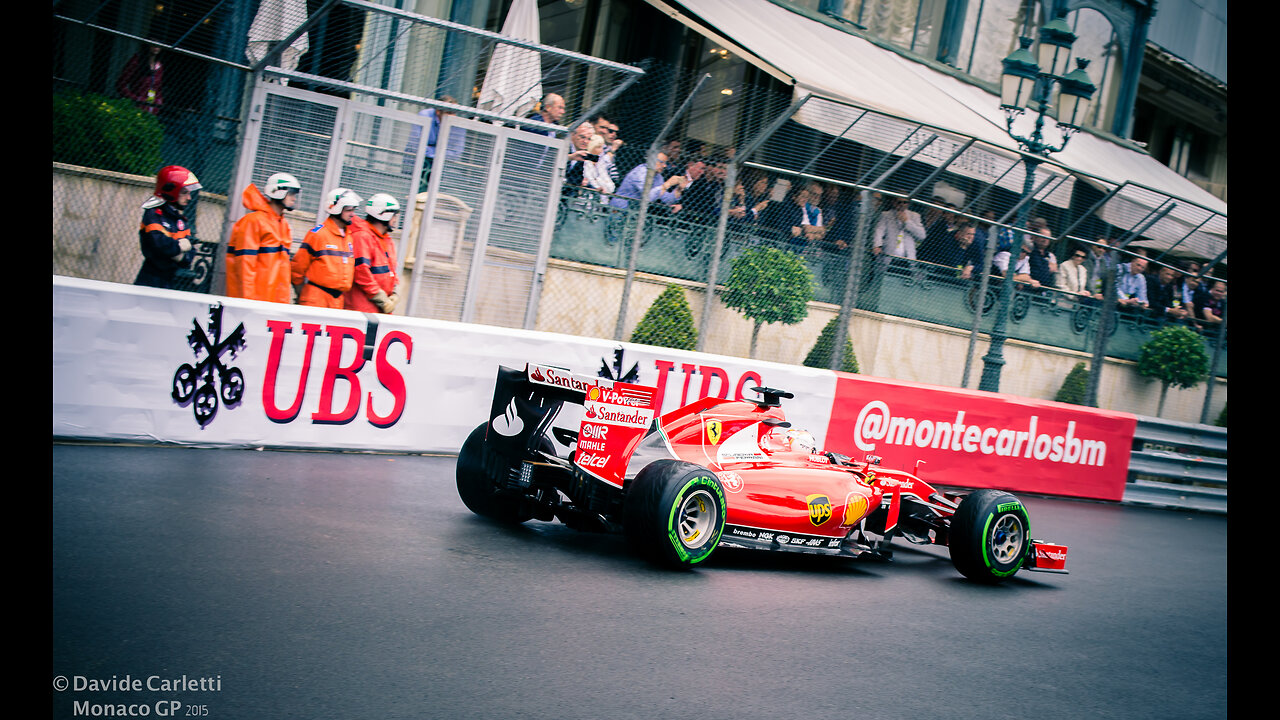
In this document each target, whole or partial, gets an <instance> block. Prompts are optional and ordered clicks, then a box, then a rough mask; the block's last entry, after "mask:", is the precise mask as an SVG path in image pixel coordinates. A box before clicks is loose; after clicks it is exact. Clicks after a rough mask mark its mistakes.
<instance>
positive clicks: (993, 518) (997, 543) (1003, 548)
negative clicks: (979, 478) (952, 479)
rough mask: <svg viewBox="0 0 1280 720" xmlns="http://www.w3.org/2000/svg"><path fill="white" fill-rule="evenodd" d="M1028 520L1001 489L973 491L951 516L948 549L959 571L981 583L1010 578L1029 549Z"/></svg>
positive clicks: (1012, 497)
mask: <svg viewBox="0 0 1280 720" xmlns="http://www.w3.org/2000/svg"><path fill="white" fill-rule="evenodd" d="M1030 529H1031V523H1030V521H1029V520H1028V518H1027V509H1026V508H1025V507H1023V506H1022V503H1021V502H1020V501H1019V500H1018V498H1016V497H1014V496H1013V495H1010V494H1009V493H1007V492H1004V491H1001V490H991V489H983V490H975V491H974V492H972V493H969V494H968V495H966V496H965V497H964V499H963V500H961V501H960V507H959V508H957V509H956V514H955V515H954V516H953V517H952V518H951V538H950V541H949V542H948V549H949V550H950V551H951V563H952V564H953V565H955V566H956V569H957V570H959V571H960V574H962V575H964V576H965V577H967V578H969V579H970V580H975V581H977V582H982V583H991V584H994V583H999V582H1003V581H1005V580H1007V579H1009V578H1011V577H1013V575H1014V573H1016V572H1018V569H1019V568H1021V567H1022V563H1023V562H1024V561H1025V560H1026V558H1027V554H1028V553H1029V552H1030V551H1031V536H1030V535H1029V533H1030Z"/></svg>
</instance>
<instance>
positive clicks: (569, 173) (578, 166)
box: [560, 122, 595, 195]
mask: <svg viewBox="0 0 1280 720" xmlns="http://www.w3.org/2000/svg"><path fill="white" fill-rule="evenodd" d="M593 135H595V128H593V127H591V123H585V122H584V123H582V124H580V125H578V126H577V127H576V128H574V129H573V132H572V133H570V134H569V155H568V157H567V158H566V160H565V168H564V185H562V186H561V188H560V191H561V193H562V194H565V195H569V194H573V193H574V192H575V191H576V190H577V189H578V188H580V187H582V186H583V185H584V184H585V182H586V180H585V178H584V173H585V172H586V171H585V168H584V167H583V166H584V164H585V163H586V159H587V155H589V154H590V152H589V150H588V149H587V148H588V147H589V146H590V145H591V138H592V136H593Z"/></svg>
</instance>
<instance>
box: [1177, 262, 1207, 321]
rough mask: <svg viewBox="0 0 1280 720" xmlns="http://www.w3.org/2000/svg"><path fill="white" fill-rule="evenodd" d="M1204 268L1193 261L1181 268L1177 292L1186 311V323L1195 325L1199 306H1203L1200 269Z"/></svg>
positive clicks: (1202, 285) (1204, 294) (1198, 315)
mask: <svg viewBox="0 0 1280 720" xmlns="http://www.w3.org/2000/svg"><path fill="white" fill-rule="evenodd" d="M1202 267H1204V266H1203V265H1201V264H1200V263H1199V262H1197V261H1195V260H1189V261H1187V263H1186V264H1185V265H1183V267H1182V280H1181V283H1180V284H1179V288H1178V292H1179V293H1180V294H1181V296H1182V306H1183V307H1184V308H1186V309H1187V318H1188V322H1190V323H1191V324H1193V325H1195V324H1198V321H1199V319H1200V310H1199V308H1200V306H1201V305H1203V304H1204V299H1205V296H1206V295H1207V294H1208V291H1207V290H1205V287H1204V280H1203V279H1202V278H1201V277H1200V268H1202Z"/></svg>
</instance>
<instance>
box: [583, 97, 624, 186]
mask: <svg viewBox="0 0 1280 720" xmlns="http://www.w3.org/2000/svg"><path fill="white" fill-rule="evenodd" d="M591 125H592V127H594V128H595V131H596V135H599V136H600V138H601V140H602V141H603V142H602V145H603V149H602V150H601V151H600V152H599V153H596V154H598V155H599V156H600V159H599V160H598V161H596V162H597V169H598V170H599V171H600V172H601V173H603V174H604V175H606V176H608V178H609V181H610V183H611V184H612V185H613V186H614V187H617V186H618V181H619V179H620V178H619V177H618V151H619V150H621V149H622V146H623V145H624V144H625V143H624V142H623V141H622V139H621V138H619V137H618V123H617V122H615V121H614V120H613V119H612V118H610V117H609V116H607V115H605V114H603V113H597V114H596V116H595V117H594V118H592V120H591ZM606 192H613V191H612V190H608V191H606Z"/></svg>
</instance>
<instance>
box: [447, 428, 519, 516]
mask: <svg viewBox="0 0 1280 720" xmlns="http://www.w3.org/2000/svg"><path fill="white" fill-rule="evenodd" d="M487 430H488V423H484V424H482V425H480V426H479V427H477V428H476V429H475V430H472V431H471V434H470V435H468V436H467V439H466V442H464V443H462V449H461V450H459V451H458V469H457V479H458V496H459V497H461V498H462V503H463V504H464V505H466V506H467V508H468V509H469V510H471V512H473V513H475V514H477V515H480V516H483V517H487V518H490V519H493V520H497V521H498V522H503V523H510V524H513V525H517V524H520V523H522V522H525V521H526V520H528V519H530V518H532V517H533V512H532V511H531V510H530V508H529V507H528V506H527V505H528V504H527V503H525V502H524V499H523V498H521V497H520V496H518V495H511V494H508V493H502V492H499V491H498V487H499V483H501V482H502V478H503V477H505V476H506V474H507V472H508V471H509V470H510V468H509V467H507V463H506V461H505V460H504V459H503V458H502V456H501V455H499V454H497V453H495V452H493V451H492V450H490V449H489V448H488V447H486V446H485V441H484V438H485V432H486V431H487Z"/></svg>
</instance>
